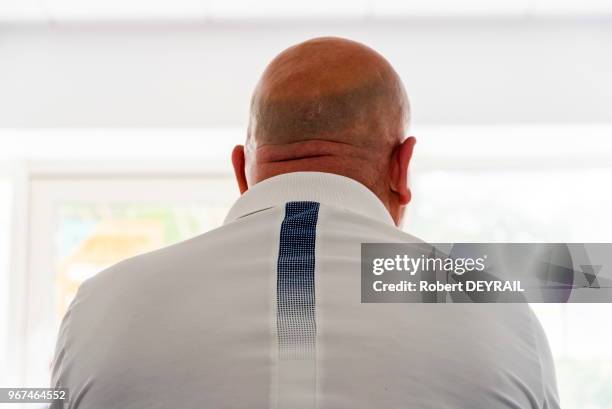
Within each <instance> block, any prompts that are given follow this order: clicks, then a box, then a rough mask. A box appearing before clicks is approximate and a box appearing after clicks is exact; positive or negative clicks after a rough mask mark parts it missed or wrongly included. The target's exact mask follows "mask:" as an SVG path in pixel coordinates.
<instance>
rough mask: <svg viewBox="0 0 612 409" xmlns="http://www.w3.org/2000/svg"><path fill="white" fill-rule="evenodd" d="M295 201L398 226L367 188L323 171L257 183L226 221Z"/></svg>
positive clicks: (238, 201) (283, 175) (279, 176)
mask: <svg viewBox="0 0 612 409" xmlns="http://www.w3.org/2000/svg"><path fill="white" fill-rule="evenodd" d="M291 201H313V202H319V203H322V204H326V205H329V206H332V207H338V208H342V209H346V210H348V211H351V212H354V213H358V214H360V215H363V216H366V217H369V218H372V219H376V220H379V221H381V222H384V223H387V224H389V225H394V223H393V219H392V218H391V215H390V214H389V212H388V211H387V209H386V208H385V206H384V205H383V203H382V202H381V201H380V199H378V197H377V196H376V195H375V194H374V193H372V191H371V190H369V189H368V188H367V187H365V186H364V185H362V184H361V183H359V182H357V181H355V180H353V179H350V178H347V177H345V176H340V175H336V174H333V173H323V172H294V173H285V174H282V175H278V176H274V177H272V178H269V179H266V180H264V181H261V182H259V183H257V184H255V185H254V186H252V187H251V188H250V189H249V190H247V191H246V192H245V193H244V194H243V195H242V196H241V197H240V198H239V199H238V200H237V201H236V203H234V205H233V206H232V208H231V209H230V211H229V213H228V215H227V217H226V218H225V221H224V224H227V223H229V222H232V221H234V220H236V219H239V218H241V217H244V216H246V215H248V214H251V213H254V212H258V211H260V210H264V209H268V208H270V207H274V206H278V205H279V204H285V203H286V202H291Z"/></svg>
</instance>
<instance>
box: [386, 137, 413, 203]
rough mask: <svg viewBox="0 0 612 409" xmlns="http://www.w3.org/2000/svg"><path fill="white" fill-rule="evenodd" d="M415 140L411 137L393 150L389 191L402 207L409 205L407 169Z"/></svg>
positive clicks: (409, 194) (409, 193)
mask: <svg viewBox="0 0 612 409" xmlns="http://www.w3.org/2000/svg"><path fill="white" fill-rule="evenodd" d="M415 143H416V138H415V137H414V136H411V137H409V138H407V139H406V140H405V141H404V142H402V143H401V144H400V145H399V146H397V147H396V148H395V151H394V152H393V158H392V163H391V186H390V188H391V191H392V192H393V193H395V194H397V196H398V198H399V202H400V204H402V205H407V204H408V203H410V199H411V196H412V195H411V192H410V188H409V187H408V167H409V166H410V159H412V151H413V150H414V144H415Z"/></svg>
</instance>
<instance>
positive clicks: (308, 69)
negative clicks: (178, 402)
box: [232, 37, 416, 225]
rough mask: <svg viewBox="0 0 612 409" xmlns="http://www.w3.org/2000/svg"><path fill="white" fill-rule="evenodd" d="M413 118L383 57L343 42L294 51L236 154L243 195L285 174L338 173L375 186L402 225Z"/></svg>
mask: <svg viewBox="0 0 612 409" xmlns="http://www.w3.org/2000/svg"><path fill="white" fill-rule="evenodd" d="M409 117H410V108H409V103H408V99H407V97H406V93H405V91H404V86H403V84H402V82H401V80H400V78H399V76H398V75H397V73H396V72H395V71H394V70H393V67H391V65H390V64H389V63H388V62H387V60H385V59H384V58H383V57H382V56H381V55H380V54H378V53H377V52H376V51H374V50H372V49H370V48H368V47H366V46H365V45H363V44H360V43H357V42H354V41H350V40H346V39H342V38H335V37H323V38H315V39H312V40H309V41H306V42H303V43H300V44H298V45H295V46H293V47H290V48H288V49H286V50H285V51H283V52H282V53H280V54H279V55H278V56H277V57H276V58H274V60H272V62H271V63H270V64H269V65H268V67H267V68H266V69H265V71H264V73H263V75H262V77H261V79H260V80H259V83H258V84H257V86H256V88H255V91H254V93H253V97H252V100H251V112H250V118H249V128H248V132H247V140H246V143H245V145H244V146H242V145H238V146H236V147H235V148H234V151H233V152H232V164H233V166H234V171H235V174H236V180H237V182H238V187H239V188H240V192H241V193H244V192H245V191H247V190H248V188H249V187H250V186H253V185H254V184H256V183H258V182H260V181H262V180H265V179H268V178H270V177H273V176H277V175H280V174H284V173H290V172H300V171H317V172H328V173H335V174H338V175H342V176H346V177H349V178H352V179H354V180H356V181H358V182H361V183H362V184H363V185H365V186H366V187H368V188H369V189H370V190H371V191H372V192H374V194H376V195H377V196H378V198H379V199H380V200H381V201H382V203H383V204H384V205H385V207H386V208H387V210H388V211H389V213H390V214H391V216H392V217H393V220H394V221H395V223H396V225H400V224H401V221H402V218H403V214H404V209H405V207H406V205H407V204H408V203H409V202H410V199H411V193H410V189H409V187H408V167H409V164H410V159H411V157H412V151H413V148H414V144H415V143H416V139H415V138H414V137H407V136H406V129H407V127H408V122H409Z"/></svg>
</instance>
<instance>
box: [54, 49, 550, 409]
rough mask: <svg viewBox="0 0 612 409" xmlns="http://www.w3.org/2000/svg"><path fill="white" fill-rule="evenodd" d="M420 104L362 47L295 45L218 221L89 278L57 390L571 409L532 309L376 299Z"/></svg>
mask: <svg viewBox="0 0 612 409" xmlns="http://www.w3.org/2000/svg"><path fill="white" fill-rule="evenodd" d="M409 116H410V112H409V104H408V100H407V98H406V93H405V92H404V87H403V85H402V82H401V80H400V78H399V77H398V75H397V74H396V72H395V71H394V70H393V68H392V67H391V65H390V64H389V63H388V62H387V61H386V60H385V59H384V58H383V57H382V56H381V55H379V54H378V53H376V52H375V51H373V50H372V49H370V48H368V47H366V46H364V45H362V44H359V43H356V42H352V41H349V40H344V39H339V38H319V39H314V40H310V41H307V42H304V43H301V44H298V45H296V46H294V47H291V48H289V49H287V50H285V51H284V52H282V53H281V54H280V55H278V56H277V57H276V58H275V59H274V60H273V61H272V62H271V63H270V65H269V66H268V67H267V68H266V70H265V71H264V73H263V75H262V77H261V80H260V81H259V83H258V85H257V87H256V89H255V92H254V94H253V98H252V103H251V114H250V121H249V128H248V132H247V138H246V144H245V146H244V147H243V146H237V147H236V148H235V149H234V151H233V153H232V163H233V166H234V170H235V175H236V180H237V183H238V187H239V189H240V192H241V194H242V195H241V197H240V198H239V199H238V201H237V202H236V203H235V204H234V206H233V207H232V208H231V210H230V211H229V214H228V215H227V218H226V220H225V223H224V224H223V226H221V227H220V228H218V229H216V230H213V231H211V232H208V233H206V234H203V235H201V236H198V237H195V238H193V239H191V240H188V241H185V242H182V243H180V244H177V245H174V246H171V247H168V248H165V249H162V250H158V251H155V252H153V253H150V254H146V255H143V256H139V257H135V258H132V259H129V260H126V261H123V262H121V263H119V264H117V265H115V266H114V267H111V268H110V269H108V270H106V271H103V272H102V273H100V274H98V275H96V276H95V277H93V278H91V279H90V280H87V281H86V282H85V283H84V284H83V285H82V286H81V288H80V289H79V292H78V294H77V296H76V298H75V300H74V302H73V303H72V305H71V307H70V308H69V311H68V313H67V315H66V317H65V318H64V320H63V323H62V327H61V330H60V335H59V339H58V343H57V352H56V357H55V361H54V365H53V376H52V383H53V386H55V387H65V388H69V394H70V397H71V398H70V403H69V405H68V407H69V408H101V409H102V408H104V409H111V408H117V409H132V408H147V409H151V408H198V409H202V408H244V409H247V408H248V409H253V408H276V409H301V408H304V409H306V408H308V409H310V408H320V409H338V408H346V409H360V408H364V409H366V408H367V409H372V408H381V409H386V408H435V409H451V408H453V409H458V408H464V409H491V408H512V409H518V408H539V409H544V408H547V409H552V408H558V406H559V405H558V399H557V394H556V386H555V376H554V369H553V364H552V361H551V357H550V352H549V349H548V345H547V341H546V338H545V336H544V334H543V332H542V329H541V327H540V325H539V323H538V321H537V320H536V318H535V317H534V315H533V313H532V312H531V310H530V309H529V307H528V306H527V305H521V304H517V305H510V304H508V305H494V304H439V305H437V304H362V303H361V302H360V245H361V243H367V242H378V243H382V242H390V243H393V242H418V239H416V238H415V237H412V236H410V235H408V234H405V233H403V232H402V231H401V230H399V229H398V227H397V226H399V225H400V223H401V221H402V216H403V213H404V209H405V207H406V205H407V204H408V203H409V202H410V199H411V195H410V190H409V188H408V168H409V164H410V159H411V157H412V152H413V148H414V146H415V139H414V138H412V137H407V136H406V135H407V133H406V132H407V131H406V129H407V126H408V121H409Z"/></svg>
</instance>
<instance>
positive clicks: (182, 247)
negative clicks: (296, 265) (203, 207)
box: [79, 204, 423, 293]
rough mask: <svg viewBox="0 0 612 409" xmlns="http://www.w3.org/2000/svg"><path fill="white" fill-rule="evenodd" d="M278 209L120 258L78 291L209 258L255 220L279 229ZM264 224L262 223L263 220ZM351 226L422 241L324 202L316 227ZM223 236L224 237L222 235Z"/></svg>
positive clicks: (369, 235) (371, 237)
mask: <svg viewBox="0 0 612 409" xmlns="http://www.w3.org/2000/svg"><path fill="white" fill-rule="evenodd" d="M279 212H284V205H279V206H274V207H270V208H266V209H262V210H261V211H258V212H255V213H253V214H249V215H246V216H245V217H242V218H239V219H237V220H234V221H232V222H230V223H227V224H224V225H222V226H220V227H218V228H216V229H213V230H210V231H208V232H205V233H202V234H200V235H197V236H195V237H192V238H190V239H187V240H183V241H181V242H178V243H175V244H172V245H169V246H166V247H163V248H160V249H157V250H154V251H150V252H147V253H143V254H140V255H136V256H133V257H130V258H127V259H125V260H123V261H120V262H118V263H116V264H114V265H112V266H110V267H108V268H106V269H104V270H102V271H100V272H99V273H97V274H96V275H94V276H93V277H91V278H89V279H87V280H85V281H84V282H83V283H82V284H81V287H80V288H79V293H88V292H91V291H95V290H96V289H97V287H105V288H106V287H107V284H108V283H109V282H112V283H114V285H119V284H120V283H121V284H125V285H127V284H129V282H130V281H135V282H138V279H135V280H130V278H136V277H134V275H137V276H139V278H142V276H143V275H147V273H151V272H154V271H159V270H161V269H170V267H171V268H173V269H175V268H176V266H177V265H181V263H184V262H185V261H186V260H187V259H189V258H190V257H193V256H194V254H199V255H200V256H204V257H206V255H207V254H206V253H208V251H210V255H211V256H212V254H214V253H215V249H219V247H220V246H223V247H226V246H227V241H228V240H233V239H234V238H236V239H239V238H240V237H241V236H242V234H240V233H241V231H242V230H243V229H246V228H249V227H251V226H252V225H253V224H254V223H262V222H264V223H265V224H266V225H269V222H268V221H267V219H268V218H269V217H276V218H277V219H278V221H279V223H278V226H274V224H272V225H269V226H270V227H272V228H279V229H280V222H281V221H282V215H279V214H278V213H279ZM262 224H263V223H262ZM343 224H345V225H350V226H353V228H352V229H351V232H352V236H351V237H347V239H353V240H355V241H359V242H364V243H366V242H367V243H401V242H403V243H423V241H422V240H421V239H419V238H417V237H415V236H412V235H410V234H408V233H406V232H404V231H402V230H400V229H399V228H397V227H395V226H393V225H390V224H387V223H382V222H381V221H380V220H376V219H373V218H370V217H367V216H364V215H361V214H358V213H355V212H351V211H350V210H347V209H342V208H336V207H333V206H327V205H325V204H321V211H320V213H319V220H318V225H317V229H318V230H321V231H324V230H325V229H326V228H328V227H329V228H332V229H333V228H335V226H338V225H343ZM354 226H359V227H360V229H355V228H354ZM221 237H223V240H220V238H221Z"/></svg>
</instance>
